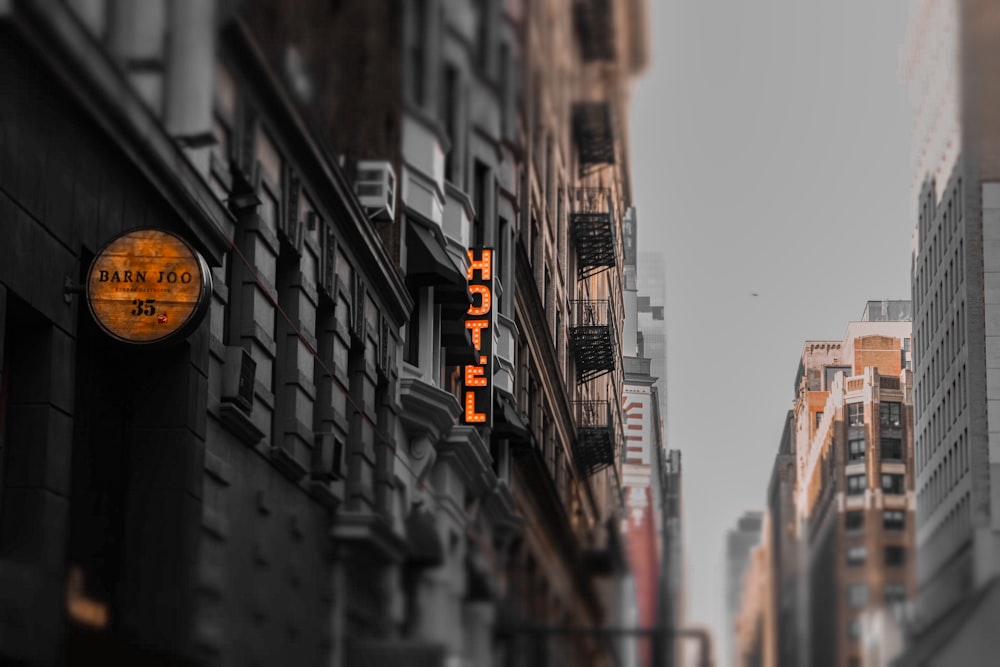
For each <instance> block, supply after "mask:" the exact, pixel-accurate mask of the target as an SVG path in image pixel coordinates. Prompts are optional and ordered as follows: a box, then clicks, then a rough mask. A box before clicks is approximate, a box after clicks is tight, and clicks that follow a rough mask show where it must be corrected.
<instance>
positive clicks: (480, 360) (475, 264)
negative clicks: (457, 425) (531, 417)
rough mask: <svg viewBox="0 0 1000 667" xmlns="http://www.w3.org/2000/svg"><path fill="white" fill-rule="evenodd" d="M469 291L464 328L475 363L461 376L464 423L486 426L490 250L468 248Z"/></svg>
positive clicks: (488, 407) (489, 374) (490, 356)
mask: <svg viewBox="0 0 1000 667" xmlns="http://www.w3.org/2000/svg"><path fill="white" fill-rule="evenodd" d="M467 277H468V280H469V292H470V293H471V294H472V305H470V306H469V310H468V312H467V313H466V316H465V328H466V329H468V330H469V332H470V333H471V334H472V346H473V347H474V348H475V350H476V357H477V359H476V360H477V363H475V364H466V365H465V368H464V372H463V373H462V377H463V393H464V395H465V416H464V421H465V423H466V424H475V425H477V426H489V425H490V424H491V423H492V422H493V250H492V249H491V248H477V249H470V250H469V270H468V275H467Z"/></svg>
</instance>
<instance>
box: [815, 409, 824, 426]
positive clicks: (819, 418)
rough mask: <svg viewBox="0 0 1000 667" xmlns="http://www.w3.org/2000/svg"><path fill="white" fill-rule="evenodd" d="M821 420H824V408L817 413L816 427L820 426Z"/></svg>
mask: <svg viewBox="0 0 1000 667" xmlns="http://www.w3.org/2000/svg"><path fill="white" fill-rule="evenodd" d="M821 421H823V411H822V410H821V411H819V412H817V413H816V428H819V423H820V422H821Z"/></svg>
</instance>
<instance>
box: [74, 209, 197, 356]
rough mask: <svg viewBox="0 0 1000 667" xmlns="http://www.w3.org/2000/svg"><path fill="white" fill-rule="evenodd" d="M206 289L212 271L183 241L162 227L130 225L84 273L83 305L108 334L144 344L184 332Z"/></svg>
mask: <svg viewBox="0 0 1000 667" xmlns="http://www.w3.org/2000/svg"><path fill="white" fill-rule="evenodd" d="M211 295H212V274H211V273H210V272H209V269H208V264H207V263H206V262H205V259H204V258H203V257H202V256H201V255H200V254H198V251H196V250H195V249H194V248H192V247H191V246H190V245H188V243H187V242H186V241H185V240H184V239H182V238H181V237H179V236H177V235H176V234H173V233H171V232H168V231H164V230H162V229H133V230H130V231H127V232H125V233H123V234H120V235H119V236H116V237H115V238H113V239H112V240H111V241H109V242H108V243H107V245H105V246H104V247H103V248H102V249H101V250H100V252H98V253H97V256H96V257H94V261H93V262H91V264H90V271H89V272H88V273H87V305H88V306H89V307H90V313H91V315H93V316H94V321H95V322H97V325H98V326H99V327H100V328H101V329H103V330H104V332H105V333H107V334H108V335H109V336H111V337H112V338H114V339H116V340H119V341H121V342H124V343H133V344H139V345H149V344H154V343H163V342H166V341H168V340H180V339H182V338H184V337H186V336H188V335H189V334H190V333H191V332H192V331H194V329H195V328H197V326H198V325H199V324H200V323H201V320H202V318H203V317H204V316H205V312H206V311H207V310H208V304H209V300H210V298H211Z"/></svg>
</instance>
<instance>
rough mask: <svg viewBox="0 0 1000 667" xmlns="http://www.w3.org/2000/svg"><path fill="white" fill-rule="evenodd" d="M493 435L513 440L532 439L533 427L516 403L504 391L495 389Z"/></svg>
mask: <svg viewBox="0 0 1000 667" xmlns="http://www.w3.org/2000/svg"><path fill="white" fill-rule="evenodd" d="M493 394H494V397H495V398H494V401H493V402H494V404H495V406H494V410H493V435H498V436H500V437H501V438H509V439H511V440H524V441H528V440H531V429H530V428H529V427H528V423H527V421H525V419H524V418H523V417H522V416H521V413H520V412H519V411H518V409H517V405H515V404H514V399H513V398H512V397H510V396H508V395H507V394H506V393H504V392H502V391H494V392H493Z"/></svg>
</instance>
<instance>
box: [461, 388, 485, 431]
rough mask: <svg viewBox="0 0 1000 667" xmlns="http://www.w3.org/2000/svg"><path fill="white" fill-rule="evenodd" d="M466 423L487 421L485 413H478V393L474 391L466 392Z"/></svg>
mask: <svg viewBox="0 0 1000 667" xmlns="http://www.w3.org/2000/svg"><path fill="white" fill-rule="evenodd" d="M465 421H467V422H473V423H475V422H484V421H486V415H485V414H484V413H482V412H476V392H474V391H467V392H465Z"/></svg>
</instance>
